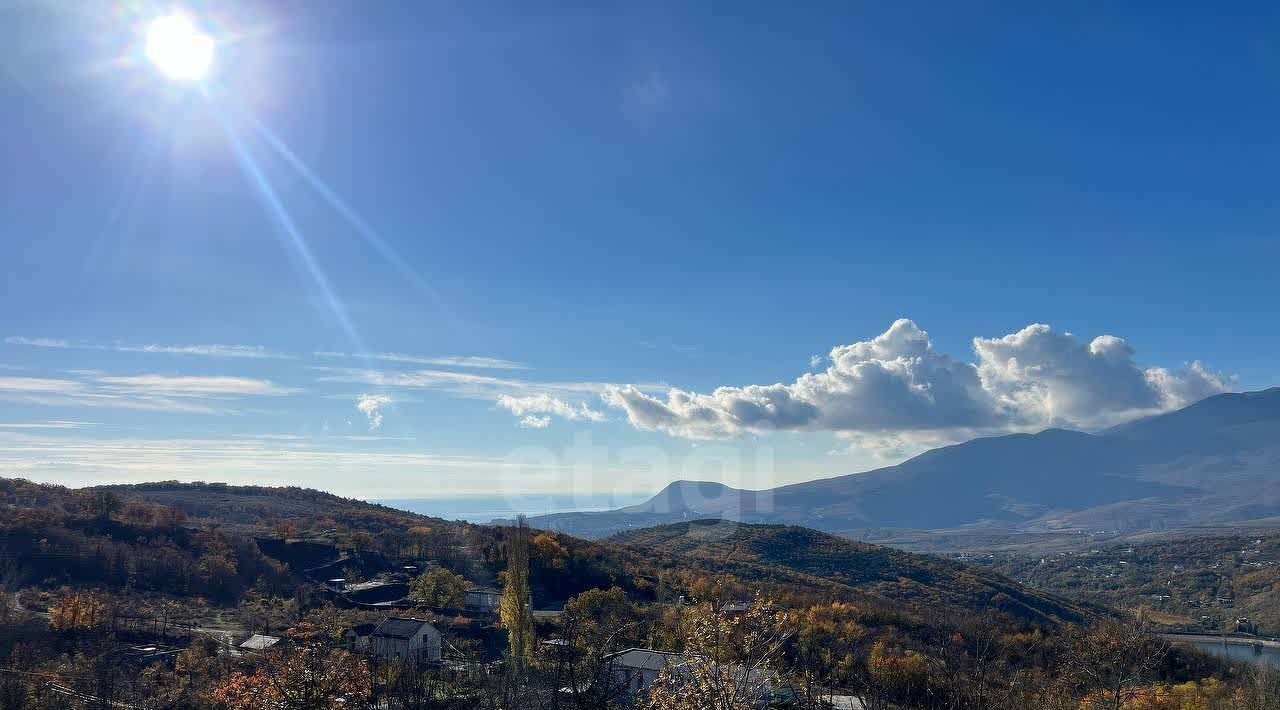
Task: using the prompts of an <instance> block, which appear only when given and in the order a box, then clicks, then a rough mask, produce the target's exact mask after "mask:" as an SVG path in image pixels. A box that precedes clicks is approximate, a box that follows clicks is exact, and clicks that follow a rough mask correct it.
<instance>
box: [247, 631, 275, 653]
mask: <svg viewBox="0 0 1280 710" xmlns="http://www.w3.org/2000/svg"><path fill="white" fill-rule="evenodd" d="M279 641H280V638H279V637H278V636H263V635H262V634H254V635H252V636H250V637H249V639H248V640H247V641H245V642H244V643H242V644H240V648H247V649H249V650H250V651H261V650H262V649H264V648H271V647H272V646H274V645H276V644H277V643H279Z"/></svg>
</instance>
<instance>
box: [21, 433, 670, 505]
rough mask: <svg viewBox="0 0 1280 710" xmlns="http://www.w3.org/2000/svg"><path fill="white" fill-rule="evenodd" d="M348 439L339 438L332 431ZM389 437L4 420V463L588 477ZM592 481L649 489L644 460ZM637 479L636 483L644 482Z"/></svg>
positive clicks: (27, 472) (540, 483) (205, 474)
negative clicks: (68, 426)
mask: <svg viewBox="0 0 1280 710" xmlns="http://www.w3.org/2000/svg"><path fill="white" fill-rule="evenodd" d="M337 438H340V439H342V443H341V444H337V443H336V442H331V441H330V440H329V439H337ZM395 446H396V443H395V441H394V440H389V439H388V438H387V437H367V436H366V437H357V436H347V437H326V438H320V439H316V438H311V437H301V438H296V439H295V438H292V437H291V438H278V437H273V438H270V439H264V438H260V437H228V438H222V439H217V438H195V439H189V438H173V439H163V438H145V437H97V436H86V435H83V434H72V435H64V434H58V435H53V434H45V435H41V434H39V433H38V432H6V431H4V430H0V471H6V472H8V473H7V474H6V475H17V476H21V477H23V478H29V479H31V480H35V481H48V482H52V483H60V484H63V485H71V486H85V485H93V484H97V483H101V482H102V481H104V480H109V481H112V482H115V483H138V482H143V481H167V480H180V481H225V482H227V483H232V484H255V485H277V486H284V485H298V483H299V482H300V481H305V482H307V485H311V486H315V487H318V488H323V489H325V490H329V491H332V492H334V493H338V494H339V495H350V496H358V497H361V498H370V497H398V498H411V497H419V496H421V495H422V492H423V491H424V490H448V491H450V492H454V493H457V494H488V495H493V494H495V493H511V494H512V495H517V494H520V495H526V494H528V493H529V492H530V491H563V490H568V486H569V485H570V482H573V483H575V484H576V485H583V481H582V472H581V471H580V470H578V468H576V467H575V466H573V465H572V464H571V463H570V462H567V461H565V462H555V461H551V462H548V461H541V460H539V461H532V460H528V459H524V458H520V457H501V456H454V455H444V454H432V453H423V452H420V451H401V450H396V449H394V448H393V447H395ZM590 474H591V475H592V476H593V477H595V482H594V483H593V484H592V485H593V487H594V489H595V490H601V491H605V490H628V489H638V490H648V486H649V485H650V483H649V481H648V479H647V476H648V475H649V474H650V471H648V470H647V469H645V468H643V467H634V468H624V467H612V466H603V465H602V466H599V467H594V468H593V469H592V470H591V472H590ZM637 487H639V488H637Z"/></svg>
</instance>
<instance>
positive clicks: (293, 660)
mask: <svg viewBox="0 0 1280 710" xmlns="http://www.w3.org/2000/svg"><path fill="white" fill-rule="evenodd" d="M371 687H372V681H371V677H370V674H369V667H368V665H367V664H366V663H365V662H364V661H363V660H361V659H360V658H358V657H357V656H354V655H352V654H350V653H347V652H346V651H343V650H341V649H331V648H326V647H325V646H324V645H323V644H320V643H316V644H311V645H302V646H295V647H292V648H287V649H282V650H280V651H270V652H268V653H267V654H266V655H265V656H264V657H263V661H262V663H261V665H260V666H259V667H258V669H257V670H256V671H254V672H253V673H234V674H232V675H231V676H230V677H229V678H227V679H226V680H225V681H224V682H222V683H221V684H219V685H218V686H217V687H216V688H215V689H214V690H213V692H212V697H213V699H214V700H215V701H216V702H218V703H221V704H222V705H225V706H226V707H227V708H228V709H229V710H331V709H332V710H337V709H339V708H352V707H366V706H367V704H368V698H369V694H370V691H371Z"/></svg>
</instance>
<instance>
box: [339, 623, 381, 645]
mask: <svg viewBox="0 0 1280 710" xmlns="http://www.w3.org/2000/svg"><path fill="white" fill-rule="evenodd" d="M377 628H378V627H377V625H375V624H359V625H357V626H352V627H351V628H348V629H346V630H344V631H343V632H342V640H343V641H344V642H345V643H346V646H347V650H348V651H368V650H369V643H370V638H371V637H372V636H373V632H374V630H376V629H377Z"/></svg>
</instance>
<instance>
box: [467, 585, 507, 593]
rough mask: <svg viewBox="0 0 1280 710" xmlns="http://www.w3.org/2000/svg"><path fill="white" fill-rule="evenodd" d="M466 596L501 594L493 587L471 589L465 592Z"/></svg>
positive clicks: (500, 591)
mask: <svg viewBox="0 0 1280 710" xmlns="http://www.w3.org/2000/svg"><path fill="white" fill-rule="evenodd" d="M467 594H502V590H501V589H494V588H493V587H472V588H471V589H468V590H467Z"/></svg>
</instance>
